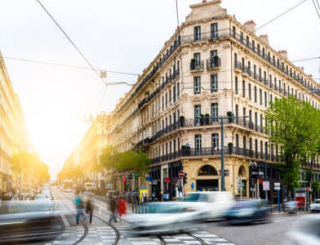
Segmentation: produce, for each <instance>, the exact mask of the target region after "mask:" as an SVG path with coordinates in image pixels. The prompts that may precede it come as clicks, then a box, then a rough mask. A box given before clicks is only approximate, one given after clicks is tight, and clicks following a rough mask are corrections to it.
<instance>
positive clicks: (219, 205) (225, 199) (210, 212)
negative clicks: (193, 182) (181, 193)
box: [182, 191, 234, 220]
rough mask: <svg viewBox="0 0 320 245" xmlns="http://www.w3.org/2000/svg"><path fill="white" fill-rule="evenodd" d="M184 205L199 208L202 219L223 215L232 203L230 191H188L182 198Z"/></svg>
mask: <svg viewBox="0 0 320 245" xmlns="http://www.w3.org/2000/svg"><path fill="white" fill-rule="evenodd" d="M182 202H183V203H184V205H185V207H194V208H195V209H197V210H201V213H202V214H203V215H204V216H203V217H202V219H205V220H207V219H216V218H221V217H224V215H225V214H226V212H227V211H228V210H229V209H230V208H231V207H232V206H233V205H234V198H233V195H232V193H231V192H220V191H207V192H189V193H186V196H185V197H184V198H183V199H182Z"/></svg>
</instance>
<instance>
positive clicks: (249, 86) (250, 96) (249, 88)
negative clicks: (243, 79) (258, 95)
mask: <svg viewBox="0 0 320 245" xmlns="http://www.w3.org/2000/svg"><path fill="white" fill-rule="evenodd" d="M248 90H249V100H252V94H251V83H249V85H248Z"/></svg>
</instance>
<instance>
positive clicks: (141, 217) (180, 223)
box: [124, 202, 203, 236]
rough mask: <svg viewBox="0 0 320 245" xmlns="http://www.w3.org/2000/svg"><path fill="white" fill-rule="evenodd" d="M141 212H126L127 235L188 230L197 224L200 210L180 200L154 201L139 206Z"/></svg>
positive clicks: (200, 214) (200, 213) (200, 215)
mask: <svg viewBox="0 0 320 245" xmlns="http://www.w3.org/2000/svg"><path fill="white" fill-rule="evenodd" d="M139 208H140V211H141V212H142V213H141V214H127V215H126V216H125V218H124V219H125V221H126V222H127V223H128V224H129V225H130V226H131V229H128V230H127V233H128V234H127V235H135V236H137V235H152V234H156V235H160V234H168V233H177V232H181V231H184V232H186V231H190V230H191V229H194V228H195V225H196V224H198V222H199V219H200V217H202V216H203V215H202V211H201V210H197V209H195V208H194V207H192V206H190V207H188V205H185V203H182V202H171V203H170V204H169V202H154V203H147V204H144V205H142V206H140V207H139Z"/></svg>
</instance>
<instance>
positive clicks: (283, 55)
mask: <svg viewBox="0 0 320 245" xmlns="http://www.w3.org/2000/svg"><path fill="white" fill-rule="evenodd" d="M278 54H280V55H281V56H282V57H283V58H285V59H288V52H287V50H280V51H278Z"/></svg>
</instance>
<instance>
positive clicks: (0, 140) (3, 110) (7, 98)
mask: <svg viewBox="0 0 320 245" xmlns="http://www.w3.org/2000/svg"><path fill="white" fill-rule="evenodd" d="M28 142H29V136H28V132H27V128H26V124H25V120H24V116H23V113H22V109H21V105H20V101H19V97H18V95H17V94H16V93H15V92H14V89H13V86H12V84H11V81H10V78H9V75H8V72H7V69H6V66H5V63H4V61H3V59H2V55H1V54H0V190H2V191H11V190H12V188H13V187H15V186H14V185H19V181H18V180H17V176H12V171H11V166H10V164H11V157H12V156H13V154H15V153H20V152H21V151H25V152H27V151H28V145H29V143H28Z"/></svg>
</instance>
